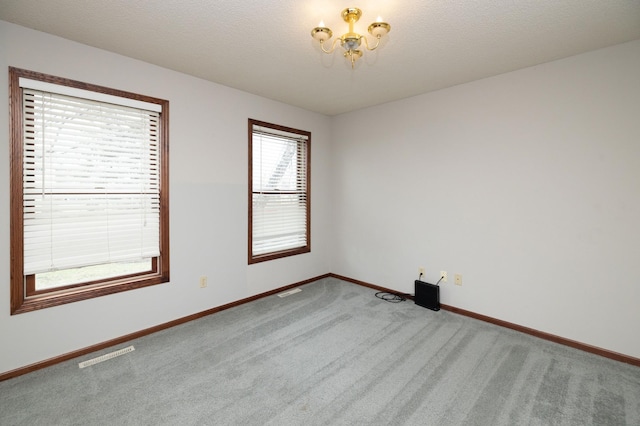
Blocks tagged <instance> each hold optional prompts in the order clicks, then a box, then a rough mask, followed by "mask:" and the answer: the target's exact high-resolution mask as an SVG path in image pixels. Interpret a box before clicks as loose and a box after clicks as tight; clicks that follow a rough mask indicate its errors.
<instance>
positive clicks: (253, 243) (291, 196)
mask: <svg viewBox="0 0 640 426" xmlns="http://www.w3.org/2000/svg"><path fill="white" fill-rule="evenodd" d="M249 125H250V156H251V158H250V174H251V180H250V196H251V200H250V215H249V217H250V230H249V235H250V253H249V262H250V263H253V262H258V261H263V260H269V259H273V258H277V257H283V256H288V255H293V254H298V253H305V252H308V251H309V248H310V235H309V206H310V200H309V146H310V142H311V134H310V133H309V132H305V131H302V130H296V129H290V128H286V127H283V126H277V125H273V124H269V123H264V122H259V121H256V120H250V121H249Z"/></svg>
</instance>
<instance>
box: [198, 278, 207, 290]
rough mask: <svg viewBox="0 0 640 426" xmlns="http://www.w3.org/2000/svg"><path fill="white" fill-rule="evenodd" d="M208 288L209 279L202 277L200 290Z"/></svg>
mask: <svg viewBox="0 0 640 426" xmlns="http://www.w3.org/2000/svg"><path fill="white" fill-rule="evenodd" d="M206 287H207V277H200V288H206Z"/></svg>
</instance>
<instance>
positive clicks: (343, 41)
mask: <svg viewBox="0 0 640 426" xmlns="http://www.w3.org/2000/svg"><path fill="white" fill-rule="evenodd" d="M360 16H362V11H361V10H360V9H358V8H356V7H348V8H346V9H345V10H343V11H342V19H344V20H345V22H347V23H349V32H348V33H345V34H343V35H342V36H340V38H337V39H335V40H334V41H333V44H332V45H331V48H330V49H326V48H325V47H324V42H325V41H327V40H329V39H330V38H331V36H332V35H333V32H332V31H331V30H330V29H329V28H327V27H325V26H324V24H323V23H322V22H320V25H319V26H317V27H315V28H314V29H313V30H311V37H313V38H314V39H315V40H318V41H319V42H320V48H321V49H322V51H323V52H324V53H332V52H333V51H334V50H335V48H336V46H337V45H338V42H340V45H341V46H342V47H343V48H344V50H345V52H344V57H345V58H346V59H347V60H348V61H350V62H351V68H354V67H355V64H356V61H357V60H358V59H360V57H362V50H359V49H358V48H359V47H360V45H361V43H362V40H364V45H365V47H366V48H367V50H375V49H376V48H377V47H378V45H379V44H380V39H381V38H382V36H384V35H386V34H387V33H388V32H389V31H391V25H389V24H387V23H386V22H382V19H380V18H378V20H377V21H376V22H374V23H373V24H371V25H369V28H368V30H369V34H371V35H372V36H374V37H375V38H376V41H375V45H374V46H373V47H371V46H369V40H368V39H367V37H366V36H364V35H360V34H358V33H356V32H354V31H353V25H354V24H355V23H356V22H358V19H360Z"/></svg>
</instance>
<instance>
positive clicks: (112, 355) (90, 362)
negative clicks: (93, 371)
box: [78, 346, 135, 368]
mask: <svg viewBox="0 0 640 426" xmlns="http://www.w3.org/2000/svg"><path fill="white" fill-rule="evenodd" d="M134 350H135V348H134V347H133V346H129V347H126V348H124V349H119V350H117V351H115V352H110V353H108V354H104V355H100V356H99V357H96V358H93V359H90V360H88V361H82V362H81V363H80V364H78V367H80V368H85V367H89V366H91V365H94V364H97V363H99V362H102V361H106V360H108V359H111V358H115V357H117V356H120V355H124V354H127V353H129V352H132V351H134Z"/></svg>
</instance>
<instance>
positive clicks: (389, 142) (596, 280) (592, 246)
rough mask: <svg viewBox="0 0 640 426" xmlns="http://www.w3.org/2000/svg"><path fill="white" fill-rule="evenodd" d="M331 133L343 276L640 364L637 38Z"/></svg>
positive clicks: (360, 115) (341, 124) (407, 104)
mask: <svg viewBox="0 0 640 426" xmlns="http://www.w3.org/2000/svg"><path fill="white" fill-rule="evenodd" d="M400 66H401V65H400ZM332 124H333V132H332V133H333V138H332V143H333V149H332V165H333V167H334V170H333V175H334V177H333V179H334V188H335V189H336V191H335V194H334V200H333V203H334V205H335V206H336V208H335V211H334V212H333V215H334V221H335V233H336V235H337V240H336V243H335V244H334V248H333V251H332V255H333V262H332V271H333V272H335V273H337V274H341V275H345V276H349V277H353V278H356V279H360V280H363V281H367V282H370V283H373V284H377V285H381V286H386V287H390V288H393V289H397V290H400V291H405V292H413V280H414V279H416V278H417V275H418V268H419V267H420V266H424V267H425V268H426V269H427V274H426V280H427V281H429V282H434V281H435V280H437V279H438V274H439V271H440V270H446V271H448V273H449V282H448V283H447V284H445V285H443V286H442V288H441V301H442V302H443V303H446V304H449V305H453V306H456V307H458V308H462V309H467V310H470V311H473V312H476V313H480V314H484V315H488V316H491V317H495V318H499V319H502V320H505V321H510V322H513V323H516V324H520V325H524V326H527V327H531V328H534V329H537V330H541V331H544V332H548V333H552V334H556V335H560V336H563V337H565V338H569V339H574V340H577V341H580V342H583V343H587V344H590V345H594V346H597V347H602V348H605V349H608V350H612V351H616V352H620V353H623V354H626V355H630V356H634V357H640V339H639V338H638V329H639V327H640V305H639V304H638V303H639V301H640V248H639V247H640V246H639V245H640V41H635V42H631V43H627V44H622V45H618V46H614V47H611V48H606V49H602V50H598V51H594V52H590V53H586V54H583V55H579V56H575V57H571V58H567V59H563V60H559V61H555V62H551V63H547V64H543V65H540V66H536V67H532V68H528V69H524V70H520V71H517V72H511V73H508V74H503V75H500V76H496V77H493V78H488V79H484V80H481V81H476V82H473V83H469V84H465V85H460V86H456V87H452V88H448V89H445V90H441V91H438V92H434V93H430V94H426V95H423V96H418V97H415V98H410V99H406V100H403V101H399V102H394V103H390V104H386V105H381V106H378V107H373V108H369V109H366V110H360V111H357V112H354V113H349V114H344V115H341V116H339V117H336V118H335V119H334V120H333V123H332ZM354 128H357V129H358V131H353V129H354ZM337 182H339V183H340V184H336V183H337ZM454 273H460V274H462V276H463V285H462V286H461V287H458V286H454V285H453V274H454Z"/></svg>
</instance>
